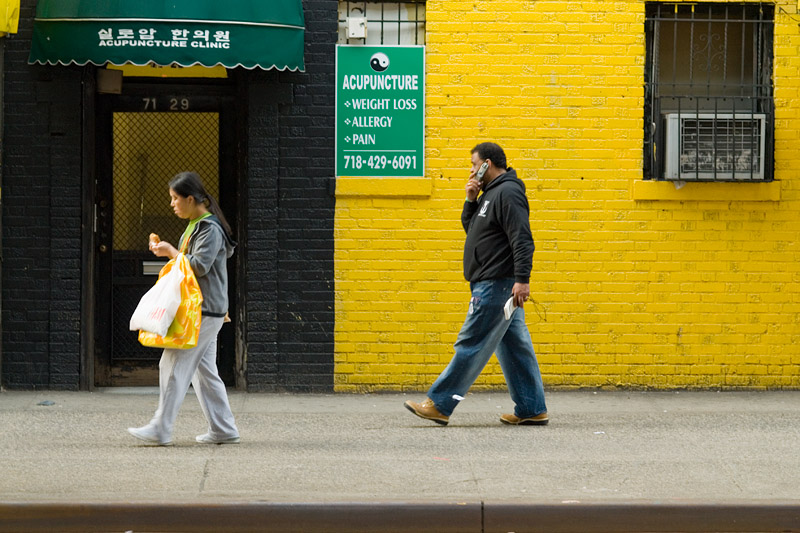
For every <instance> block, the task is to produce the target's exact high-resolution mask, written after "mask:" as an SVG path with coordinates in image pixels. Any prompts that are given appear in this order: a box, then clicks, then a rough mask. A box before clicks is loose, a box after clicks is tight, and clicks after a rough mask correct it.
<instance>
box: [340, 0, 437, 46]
mask: <svg viewBox="0 0 800 533" xmlns="http://www.w3.org/2000/svg"><path fill="white" fill-rule="evenodd" d="M339 44H369V45H375V44H384V45H413V44H425V0H406V1H405V2H382V1H378V2H375V1H373V2H364V1H361V2H356V1H349V0H340V1H339Z"/></svg>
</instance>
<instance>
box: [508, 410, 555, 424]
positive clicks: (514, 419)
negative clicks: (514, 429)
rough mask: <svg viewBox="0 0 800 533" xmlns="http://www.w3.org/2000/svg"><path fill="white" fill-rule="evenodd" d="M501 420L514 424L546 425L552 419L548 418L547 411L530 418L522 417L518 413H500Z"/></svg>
mask: <svg viewBox="0 0 800 533" xmlns="http://www.w3.org/2000/svg"><path fill="white" fill-rule="evenodd" d="M500 421H501V422H503V424H510V425H512V426H545V425H547V423H548V422H550V419H549V418H547V413H539V414H538V415H536V416H530V417H528V418H520V417H518V416H517V415H500Z"/></svg>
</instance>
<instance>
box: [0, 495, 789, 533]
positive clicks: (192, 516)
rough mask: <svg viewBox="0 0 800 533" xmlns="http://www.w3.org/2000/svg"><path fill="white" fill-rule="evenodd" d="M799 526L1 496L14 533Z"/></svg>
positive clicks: (729, 513) (687, 507)
mask: <svg viewBox="0 0 800 533" xmlns="http://www.w3.org/2000/svg"><path fill="white" fill-rule="evenodd" d="M16 531H26V532H51V531H61V532H65V533H71V532H99V531H126V532H136V533H143V532H156V531H157V532H160V533H168V532H192V533H204V532H229V531H230V532H233V531H236V532H250V531H253V532H255V531H260V532H303V533H315V532H325V533H339V532H349V533H354V532H356V533H358V532H365V533H366V532H375V531H393V532H402V533H404V532H409V533H411V532H416V533H420V532H422V533H425V532H431V533H434V532H435V533H449V532H454V533H455V532H458V533H471V532H478V533H511V532H513V533H540V532H541V533H544V532H547V533H593V532H598V533H599V532H604V533H635V532H642V531H647V532H653V533H667V532H671V533H700V532H704V533H708V532H718V531H724V532H728V533H739V532H741V533H745V532H754V531H759V532H763V533H773V532H776V533H777V532H800V502H797V501H789V502H766V503H751V502H748V503H713V502H709V503H696V502H684V503H682V502H670V503H658V502H614V503H583V502H574V503H566V502H565V503H541V504H507V503H484V502H467V503H415V502H372V503H371V502H364V503H348V502H338V503H267V502H248V503H236V502H232V503H220V504H209V503H197V502H190V503H163V504H159V503H147V502H142V503H137V502H126V503H26V502H20V503H0V533H6V532H16Z"/></svg>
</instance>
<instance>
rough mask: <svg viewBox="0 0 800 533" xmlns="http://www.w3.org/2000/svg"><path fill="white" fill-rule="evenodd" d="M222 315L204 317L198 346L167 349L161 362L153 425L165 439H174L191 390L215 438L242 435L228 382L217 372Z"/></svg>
mask: <svg viewBox="0 0 800 533" xmlns="http://www.w3.org/2000/svg"><path fill="white" fill-rule="evenodd" d="M223 320H224V319H223V318H222V317H210V316H204V317H203V318H202V322H201V325H200V334H199V338H198V340H197V346H195V347H194V348H190V349H188V350H174V349H171V348H168V349H165V350H164V352H163V353H162V354H161V361H160V362H159V364H158V370H159V372H158V381H159V389H160V391H159V397H158V409H156V412H155V414H154V415H153V419H152V420H151V421H150V424H151V425H152V426H153V427H154V429H155V432H156V434H157V435H158V436H159V438H160V440H162V441H170V440H172V430H173V427H174V425H175V419H176V418H177V417H178V410H179V409H180V408H181V404H182V403H183V399H184V398H185V397H186V393H187V391H188V390H189V384H192V385H193V386H194V391H195V394H196V395H197V399H198V400H199V402H200V407H201V408H202V409H203V414H204V415H205V417H206V421H207V422H208V433H209V435H210V436H211V437H213V438H215V439H225V438H229V437H238V436H239V430H238V429H237V428H236V422H234V419H233V413H232V412H231V407H230V404H229V403H228V394H227V392H226V391H225V384H224V383H223V382H222V379H221V378H220V377H219V372H218V371H217V334H218V333H219V330H220V328H222V323H223Z"/></svg>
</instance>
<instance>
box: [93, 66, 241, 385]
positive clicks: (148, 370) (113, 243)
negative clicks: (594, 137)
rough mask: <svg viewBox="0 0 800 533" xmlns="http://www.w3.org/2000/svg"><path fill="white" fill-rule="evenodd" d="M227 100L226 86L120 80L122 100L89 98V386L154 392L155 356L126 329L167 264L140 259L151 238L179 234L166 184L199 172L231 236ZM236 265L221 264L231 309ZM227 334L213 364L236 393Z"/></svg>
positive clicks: (171, 238) (180, 223) (231, 340)
mask: <svg viewBox="0 0 800 533" xmlns="http://www.w3.org/2000/svg"><path fill="white" fill-rule="evenodd" d="M233 101H234V99H233V96H232V95H231V94H230V91H229V90H228V88H227V87H225V86H198V85H177V84H176V85H165V84H161V83H158V82H151V83H138V84H136V83H127V81H126V84H125V87H124V89H123V94H119V95H98V97H97V101H96V115H95V116H96V125H95V126H96V130H95V132H96V137H95V138H96V143H97V145H96V176H97V181H96V194H95V206H94V209H95V212H96V216H95V220H96V227H95V228H94V229H95V242H96V247H95V253H94V261H95V272H96V284H95V295H96V298H95V327H94V331H95V360H94V363H95V364H94V369H95V372H94V374H95V385H96V386H138V385H150V386H151V385H157V384H158V361H159V358H160V356H161V350H157V349H153V348H145V347H143V346H141V345H140V344H139V342H138V341H137V333H136V332H135V331H129V329H128V323H129V320H130V316H131V314H132V313H133V310H134V309H135V308H136V305H137V304H138V302H139V299H140V298H141V296H142V295H143V294H144V293H145V292H146V291H147V290H148V289H149V288H150V287H152V286H153V284H154V283H155V281H156V279H157V277H158V272H159V270H160V269H161V267H162V266H163V264H164V263H165V262H166V261H165V260H163V259H162V258H158V257H155V256H153V254H151V253H150V252H149V251H148V249H147V243H148V236H149V234H150V233H157V234H158V235H159V236H160V237H161V239H162V240H166V241H168V242H170V243H172V244H174V245H176V246H177V243H178V240H179V238H180V236H181V234H182V232H183V229H184V228H185V227H186V221H185V220H181V219H179V218H177V217H176V216H175V215H174V214H173V213H172V209H171V207H170V205H169V191H168V182H169V180H170V179H171V178H172V177H173V176H174V175H175V174H177V173H178V172H181V171H185V170H192V171H195V172H197V173H198V174H200V176H201V177H202V179H203V182H204V185H205V187H206V189H207V190H208V192H209V193H210V194H211V195H213V196H215V197H216V198H217V199H218V200H219V202H220V205H221V206H222V209H223V211H224V212H225V214H226V217H227V218H228V220H229V222H230V223H231V225H232V226H234V228H233V229H234V232H236V227H235V226H236V223H237V220H238V213H237V209H236V206H237V203H238V199H237V191H238V183H237V176H238V172H237V168H236V157H235V146H236V141H235V139H236V127H235V117H234V115H235V106H234V105H233ZM235 258H236V256H235V255H234V258H232V259H231V261H230V262H229V265H228V276H229V285H230V308H231V309H234V308H235V306H236V300H235V296H236V290H235V287H236V267H235V261H236V259H235ZM230 314H231V317H232V318H233V319H234V320H235V313H233V312H231V313H230ZM235 331H236V323H235V322H232V323H229V324H226V325H225V326H223V328H222V332H221V333H220V338H219V347H218V355H217V365H218V367H219V371H220V375H221V376H222V378H223V380H225V382H226V384H228V385H234V375H235V368H234V367H235V364H236V363H235V362H236V353H235V350H236V347H235Z"/></svg>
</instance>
